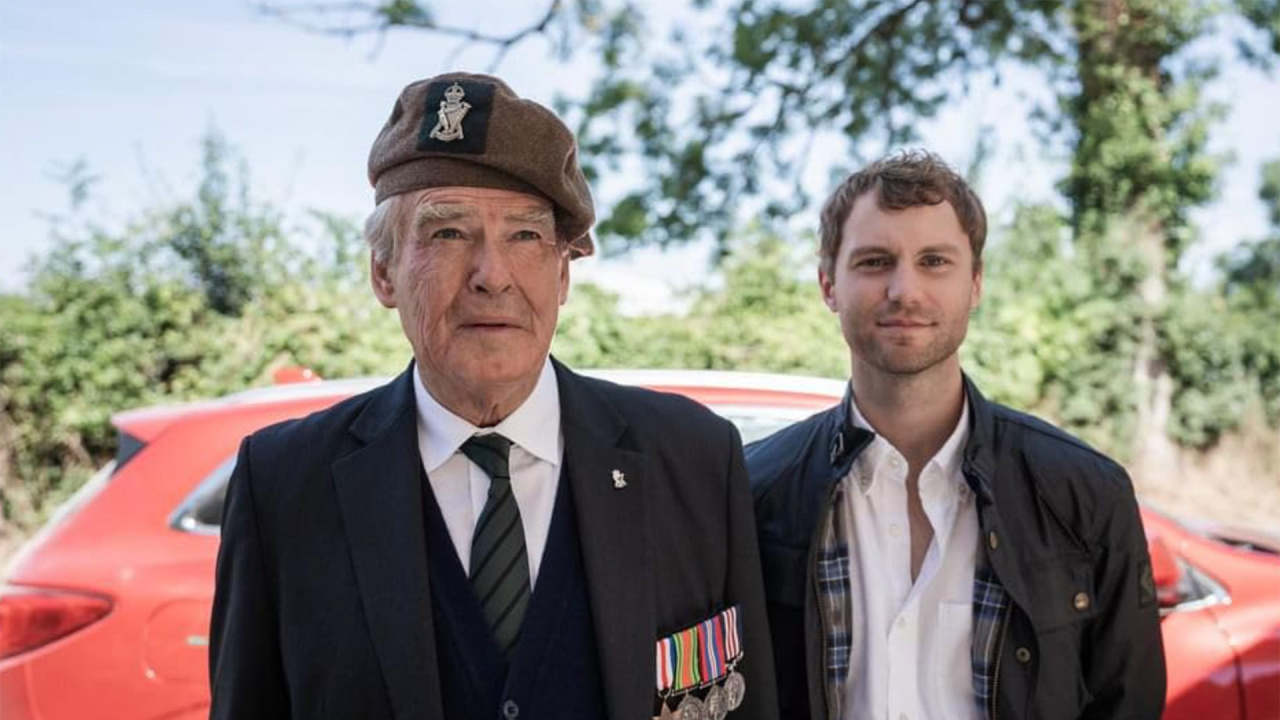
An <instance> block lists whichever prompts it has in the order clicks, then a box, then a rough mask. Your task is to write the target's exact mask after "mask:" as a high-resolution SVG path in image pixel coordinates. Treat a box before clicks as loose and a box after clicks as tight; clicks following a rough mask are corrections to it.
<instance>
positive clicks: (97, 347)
mask: <svg viewBox="0 0 1280 720" xmlns="http://www.w3.org/2000/svg"><path fill="white" fill-rule="evenodd" d="M691 3H692V9H693V11H694V12H700V13H706V14H707V15H708V18H709V19H708V22H709V23H710V24H711V25H712V26H716V27H719V28H721V30H722V31H721V32H714V33H703V34H698V35H697V36H685V35H683V34H681V31H677V35H676V36H675V37H673V38H670V39H669V40H671V41H674V42H666V43H655V42H652V39H651V38H649V37H648V36H647V35H646V33H647V32H648V30H647V26H646V24H645V18H644V14H643V12H642V9H641V6H640V5H639V4H638V3H627V2H619V3H610V2H606V1H605V0H577V1H576V2H552V3H550V4H549V5H548V11H547V14H546V16H545V17H544V18H542V19H541V20H540V22H539V23H538V24H536V25H534V26H531V27H530V28H528V29H526V30H525V31H524V32H523V33H517V34H514V35H511V36H507V37H487V36H484V35H483V34H482V33H479V32H478V31H476V30H475V29H463V28H450V27H443V26H440V25H437V24H435V22H434V21H433V13H432V8H431V5H430V3H428V2H415V1H414V0H377V1H369V2H364V3H361V2H344V3H341V4H334V5H327V4H324V3H302V4H296V3H295V4H291V5H288V6H273V5H266V6H264V7H263V11H264V15H267V16H271V17H274V18H277V19H283V20H284V21H286V22H293V23H295V24H298V25H299V26H300V27H301V28H303V29H305V30H310V31H316V32H325V33H333V34H339V35H346V36H350V35H353V34H357V33H365V32H371V33H386V32H388V31H389V30H392V29H396V30H400V29H408V30H412V31H416V32H422V33H437V34H445V35H462V36H463V37H467V38H469V40H470V41H472V42H483V43H491V44H493V46H494V47H495V52H496V53H498V57H499V58H500V57H501V54H502V52H504V50H505V48H508V47H510V46H511V45H512V44H514V43H518V42H522V41H523V40H524V39H525V38H527V37H529V36H531V35H538V34H542V35H546V36H552V37H554V38H556V39H557V45H556V46H557V47H558V48H560V51H561V52H563V53H564V54H566V55H568V54H570V53H573V52H578V53H592V54H594V55H595V56H596V57H597V59H598V63H599V67H600V74H599V78H598V79H597V80H596V82H595V84H594V85H593V87H592V89H591V92H590V93H589V94H588V96H587V97H585V98H581V99H578V100H576V101H568V100H566V101H565V102H564V103H563V104H562V107H561V108H560V109H561V111H562V112H563V113H564V115H565V116H566V117H567V118H568V119H569V120H570V122H571V123H572V124H573V125H574V126H575V127H576V129H577V131H578V133H579V137H580V138H581V147H582V151H583V156H584V161H585V162H586V164H587V168H588V172H589V175H590V176H591V177H592V178H593V179H594V180H597V181H600V180H602V179H604V178H611V177H615V176H618V175H622V176H625V177H626V178H628V179H629V182H630V183H631V184H630V185H628V186H627V187H626V189H625V191H624V192H623V193H622V194H621V196H620V198H619V200H618V201H617V202H615V203H612V205H611V206H610V207H607V208H602V216H601V222H600V224H599V227H598V236H599V239H600V241H601V243H602V244H603V246H604V247H605V248H606V249H607V250H608V251H609V252H613V253H618V252H625V251H626V250H627V249H629V248H633V247H637V246H643V245H660V246H667V245H674V244H681V243H688V242H694V241H699V240H702V241H710V242H712V243H714V245H715V247H716V248H717V249H718V253H717V255H716V257H717V261H716V265H715V266H714V267H713V268H712V269H711V271H710V273H709V275H708V277H707V280H706V283H705V284H704V285H703V286H701V287H698V288H694V289H692V290H690V291H689V293H690V296H689V297H688V298H687V300H688V303H687V305H686V308H687V309H686V310H684V311H681V312H678V313H676V312H668V313H662V314H641V315H624V314H621V313H619V312H618V302H619V298H618V297H617V296H616V295H614V294H611V293H610V292H609V291H608V290H606V289H603V288H600V287H596V286H592V285H589V284H578V285H575V287H574V288H573V291H572V293H571V299H570V302H569V304H568V305H567V307H566V308H565V309H564V312H563V315H562V317H561V322H560V329H559V333H558V335H557V338H556V340H555V345H554V347H553V352H555V353H556V355H557V356H558V357H559V358H561V359H562V360H564V361H566V362H568V363H569V364H570V365H574V366H579V367H680V368H718V369H739V370H761V371H769V372H781V373H806V374H815V375H823V376H829V377H842V376H844V375H845V373H846V369H847V364H848V358H847V351H846V350H845V347H844V344H843V342H842V340H841V338H840V335H839V330H838V327H837V325H836V323H835V320H834V318H833V317H832V316H831V315H830V314H829V313H828V312H827V310H826V308H825V307H824V306H823V304H822V303H821V302H820V300H819V296H818V292H817V288H816V283H815V281H814V277H815V266H816V262H815V257H814V251H815V248H816V242H815V240H814V238H813V236H812V232H811V231H810V232H807V233H797V232H795V231H794V229H792V228H794V226H795V225H794V218H795V217H797V216H798V215H800V214H804V213H808V214H809V215H812V216H814V217H815V218H816V212H815V210H814V207H813V205H814V200H815V198H812V197H809V195H808V194H807V193H806V192H805V188H804V185H803V183H801V181H800V176H801V174H802V173H803V171H804V169H805V167H806V164H807V162H808V160H809V159H808V154H809V153H810V150H811V148H812V144H813V143H812V138H813V137H814V136H815V135H816V134H819V133H826V134H833V133H834V134H835V135H836V136H838V137H839V138H840V139H841V140H842V141H843V142H845V143H846V146H847V147H848V148H849V162H848V163H847V164H845V166H844V168H843V169H844V170H848V169H852V168H853V167H856V165H857V164H858V162H859V161H860V160H861V158H860V157H859V155H858V149H859V148H862V147H866V144H867V143H868V142H869V141H876V142H878V143H880V144H881V145H882V146H885V147H897V146H901V145H904V144H909V143H910V142H911V141H912V140H913V139H914V137H915V136H914V130H913V128H914V127H915V125H916V124H917V123H918V122H919V121H921V120H922V119H925V118H930V117H934V116H935V115H937V114H938V113H939V112H941V111H943V110H944V109H945V107H946V103H947V102H948V100H950V99H953V98H954V97H955V96H956V94H958V93H962V92H963V91H964V88H965V79H966V78H967V77H970V76H972V75H973V74H974V73H978V72H989V71H992V69H993V68H996V67H997V66H998V64H999V63H1008V62H1014V63H1018V64H1022V65H1026V66H1027V67H1030V68H1034V69H1035V70H1036V71H1037V72H1040V73H1043V77H1044V79H1045V82H1046V83H1048V84H1050V85H1051V86H1052V87H1053V88H1054V91H1055V95H1056V103H1055V104H1053V105H1052V106H1047V107H1042V108H1039V109H1038V111H1037V112H1038V115H1039V122H1040V126H1041V128H1040V131H1041V132H1042V133H1043V136H1044V139H1045V143H1046V146H1047V147H1050V148H1056V149H1057V150H1056V151H1057V152H1061V153H1062V154H1063V155H1064V156H1066V157H1068V158H1069V163H1068V164H1067V167H1068V171H1067V172H1066V174H1065V175H1064V176H1063V177H1062V178H1061V179H1060V184H1059V188H1060V191H1061V202H1057V203H1052V204H1042V205H1026V206H1022V207H1019V208H1017V209H1016V212H1014V213H1013V215H1012V221H1011V222H1008V223H1004V224H1000V225H997V226H996V227H993V228H992V237H991V240H990V242H989V244H988V249H987V252H986V278H985V297H984V301H983V305H982V307H981V309H980V310H979V312H978V313H977V315H976V316H975V318H974V323H973V325H972V327H971V330H970V336H969V339H968V342H967V344H966V346H965V348H964V351H963V353H964V362H965V366H966V368H967V370H968V371H969V372H970V373H971V374H972V375H973V376H975V378H976V379H977V380H978V382H979V383H980V385H981V386H982V387H983V388H984V389H985V391H986V392H987V394H988V395H989V396H991V397H993V398H994V399H997V400H1000V401H1003V402H1006V403H1009V404H1011V405H1014V406H1017V407H1019V408H1024V409H1028V410H1031V411H1033V412H1036V413H1039V414H1042V415H1045V416H1047V417H1049V418H1051V419H1053V420H1055V421H1057V422H1059V423H1060V424H1062V425H1064V426H1065V427H1067V428H1068V429H1070V430H1071V431H1073V432H1075V433H1077V434H1079V435H1081V436H1082V437H1084V438H1085V439H1087V440H1088V441H1089V442H1091V443H1094V444H1095V445H1097V446H1100V447H1101V448H1103V449H1104V450H1106V451H1108V452H1110V453H1113V454H1115V455H1116V456H1117V457H1119V458H1120V459H1122V460H1123V461H1124V462H1125V463H1126V464H1127V465H1128V466H1129V467H1130V468H1131V470H1132V471H1133V473H1134V474H1135V477H1136V478H1137V480H1138V482H1139V487H1140V489H1141V490H1142V491H1143V492H1144V494H1146V495H1147V496H1148V497H1152V498H1156V499H1157V500H1158V501H1160V502H1163V503H1165V504H1172V505H1174V506H1175V508H1176V509H1186V508H1194V509H1197V510H1200V511H1202V512H1204V513H1208V514H1215V512H1217V511H1216V510H1215V507H1214V506H1213V505H1212V504H1206V502H1208V499H1212V498H1222V497H1227V498H1234V499H1235V500H1234V503H1233V505H1232V508H1233V509H1232V510H1231V511H1230V512H1226V511H1223V512H1217V514H1219V515H1225V518H1224V519H1229V520H1242V521H1246V522H1252V523H1257V524H1262V523H1265V522H1269V519H1273V518H1274V514H1275V513H1276V512H1278V511H1280V471H1277V469H1276V468H1277V467H1278V466H1280V439H1278V438H1280V432H1278V431H1277V428H1280V331H1277V320H1278V319H1280V159H1277V160H1274V161H1272V162H1270V163H1268V164H1266V165H1265V170H1264V178H1263V184H1262V191H1261V193H1260V197H1259V202H1261V203H1264V204H1265V206H1266V208H1267V209H1268V212H1269V217H1270V222H1271V230H1270V233H1269V235H1268V236H1266V237H1259V238H1256V239H1254V240H1253V241H1252V242H1248V243H1245V244H1242V245H1241V246H1239V247H1237V248H1236V249H1234V250H1233V251H1231V252H1230V253H1228V254H1226V255H1224V256H1222V257H1220V258H1218V260H1217V266H1216V268H1215V269H1214V271H1213V272H1210V273H1205V272H1203V270H1202V269H1199V268H1188V267H1186V266H1185V263H1183V262H1181V261H1182V258H1183V256H1184V254H1185V252H1186V250H1187V248H1188V247H1189V246H1191V245H1192V244H1194V243H1195V242H1196V240H1197V230H1196V227H1195V226H1194V225H1193V223H1191V221H1190V220H1189V213H1190V212H1191V211H1192V210H1193V209H1195V208H1196V207H1199V206H1201V205H1203V204H1204V203H1206V202H1207V201H1208V200H1210V199H1211V198H1212V197H1213V194H1214V192H1215V182H1216V180H1217V178H1218V176H1219V174H1220V172H1221V169H1222V167H1223V164H1224V161H1225V160H1226V159H1225V158H1220V157H1215V156H1213V155H1212V154H1210V153H1209V152H1208V150H1207V147H1208V140H1209V138H1210V136H1211V134H1212V132H1213V128H1214V124H1215V122H1216V121H1217V120H1218V119H1219V118H1220V117H1221V116H1222V114H1223V112H1224V108H1223V107H1222V106H1220V105H1217V104H1214V103H1211V102H1209V101H1208V100H1206V99H1205V97H1206V94H1205V90H1206V88H1208V87H1210V86H1211V85H1212V83H1213V81H1214V78H1215V75H1216V73H1217V72H1218V69H1219V67H1220V64H1221V62H1222V61H1223V58H1222V57H1220V56H1215V55H1214V53H1212V52H1206V51H1205V50H1204V46H1205V43H1204V42H1203V41H1204V40H1205V39H1206V38H1217V39H1219V40H1221V39H1222V37H1219V36H1226V40H1228V41H1227V42H1217V43H1215V44H1214V47H1223V48H1232V50H1231V52H1233V53H1236V57H1235V60H1236V61H1240V60H1243V61H1245V62H1249V63H1254V64H1256V65H1257V66H1259V67H1263V68H1265V69H1267V70H1268V71H1269V70H1271V68H1272V66H1273V63H1274V61H1275V59H1276V58H1277V56H1278V55H1280V2H1277V0H1235V1H1234V2H1210V1H1208V0H1044V1H1037V2H1013V1H1012V0H990V1H989V2H973V1H972V0H937V1H935V2H922V1H920V0H914V1H909V0H897V1H894V2H889V1H883V0H855V1H845V2H838V1H836V0H804V1H801V2H789V3H785V4H778V3H770V2H760V1H757V0H733V1H732V2H728V3H720V4H718V5H715V4H712V3H709V2H705V1H703V0H691ZM271 17H268V18H265V19H264V21H272V20H271ZM466 33H471V34H470V35H467V34H466ZM990 142H996V140H995V139H993V138H990V137H983V138H981V139H980V147H979V149H978V152H977V153H976V155H977V158H978V160H977V161H976V162H975V163H974V166H973V167H972V168H969V169H968V170H969V172H970V174H971V175H972V176H973V178H974V180H975V181H977V180H978V179H979V176H980V173H981V170H982V166H981V158H982V152H981V150H982V148H981V144H982V143H990ZM202 150H203V168H202V179H201V181H200V183H199V185H198V186H197V187H194V188H191V189H189V192H188V193H187V196H186V197H185V198H184V199H182V200H180V201H178V202H173V203H169V204H167V205H164V206H159V207H145V208H141V209H138V210H137V211H136V212H135V213H133V214H132V216H131V220H130V222H129V223H128V224H127V226H126V227H125V228H124V229H123V230H112V231H108V230H106V229H104V228H102V227H99V226H97V225H95V223H94V221H93V218H91V217H85V214H84V213H82V212H80V209H81V208H82V207H83V203H84V200H85V198H86V197H87V196H88V195H89V194H91V193H92V176H91V174H90V173H89V171H88V169H87V168H85V167H83V166H76V167H73V168H71V169H70V171H69V172H68V173H67V176H66V178H65V181H66V184H67V188H68V194H69V197H70V204H69V208H68V209H67V211H66V212H64V213H62V214H60V215H58V216H56V217H54V218H52V219H51V222H50V233H51V234H52V236H53V243H52V244H51V246H50V247H51V249H50V250H49V251H48V252H47V253H45V254H44V255H43V256H41V257H39V258H37V259H36V261H35V262H34V264H33V265H32V267H31V270H30V276H29V277H30V282H29V284H28V287H27V288H26V289H25V291H24V292H22V293H21V294H16V295H7V296H0V328H3V332H0V381H2V385H0V511H2V513H3V530H0V535H5V534H7V535H8V536H10V537H14V536H21V535H23V534H26V533H28V532H30V531H31V530H32V529H33V528H34V527H36V526H38V525H39V523H40V522H42V520H43V518H44V517H46V516H47V514H48V513H49V511H50V510H51V509H52V508H53V507H55V506H56V505H57V504H58V503H59V502H60V500H62V499H63V498H65V497H67V496H68V495H69V494H70V493H71V492H72V491H74V489H75V488H77V487H78V486H79V485H80V484H81V483H83V481H84V480H85V479H86V478H87V477H88V475H89V474H90V472H91V471H92V469H93V468H95V467H96V466H97V465H99V464H100V463H102V462H104V461H105V459H107V458H109V457H110V456H111V455H112V453H113V452H114V442H115V438H114V433H113V430H112V428H111V426H110V422H109V418H110V415H111V413H113V412H115V411H118V410H121V409H125V408H132V407H137V406H143V405H148V404H155V403H160V402H172V401H180V400H185V399H194V398H207V397H212V396H217V395H221V394H224V393H227V392H231V391H235V390H239V389H242V388H244V387H247V386H251V385H260V384H265V383H268V382H270V377H271V374H272V372H273V371H274V370H276V369H278V368H280V367H283V366H286V365H302V366H306V367H310V368H312V369H314V370H315V371H316V372H317V373H319V374H320V375H321V376H323V377H330V378H336V377H346V376H357V375H371V374H391V373H394V372H396V371H397V370H399V369H400V368H402V367H403V365H404V363H405V361H406V358H407V357H408V346H407V344H406V343H405V341H404V340H403V338H402V336H401V333H400V329H399V326H398V323H397V320H396V318H395V315H394V313H391V312H387V311H385V310H383V309H382V308H381V307H380V306H378V305H377V303H376V302H375V301H374V299H373V297H372V295H371V293H370V291H369V289H368V282H367V275H366V273H367V268H366V265H367V259H366V257H367V256H366V253H365V249H364V247H363V245H362V241H361V239H360V236H359V231H358V224H357V223H358V222H359V220H360V219H359V218H347V217H337V216H334V215H331V214H326V213H323V212H313V213H312V214H311V215H310V216H309V217H308V218H307V219H306V220H305V221H304V222H301V223H298V222H287V221H286V220H285V214H284V213H283V211H282V210H281V209H280V208H275V207H271V206H270V205H269V204H266V203H263V202H262V201H260V200H258V199H256V198H255V197H254V195H253V192H252V189H251V187H250V185H249V182H248V176H249V173H248V169H247V165H246V163H245V162H244V160H243V159H241V158H239V157H237V156H236V153H235V152H234V149H233V148H232V147H230V145H229V144H228V142H227V141H226V140H225V139H223V138H221V137H220V136H219V135H218V134H217V133H216V132H211V133H210V134H209V135H208V136H207V137H206V139H205V141H204V144H203V148H202ZM819 199H820V198H819ZM788 221H791V222H790V224H789V222H788ZM813 225H816V221H815V222H814V223H811V224H810V226H813ZM1195 278H1208V279H1207V280H1204V279H1201V280H1196V279H1195ZM1179 506H1180V507H1179ZM2 539H3V538H0V540H2Z"/></svg>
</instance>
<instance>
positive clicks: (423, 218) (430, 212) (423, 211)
mask: <svg viewBox="0 0 1280 720" xmlns="http://www.w3.org/2000/svg"><path fill="white" fill-rule="evenodd" d="M474 214H475V211H474V210H472V209H471V208H469V207H467V206H466V205H442V204H437V203H427V204H425V205H420V206H418V212H417V216H416V217H415V218H414V222H413V224H414V226H415V227H422V226H423V225H425V224H427V223H429V222H440V221H449V220H457V219H459V218H463V217H467V216H469V215H474Z"/></svg>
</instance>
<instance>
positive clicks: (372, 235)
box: [364, 195, 401, 265]
mask: <svg viewBox="0 0 1280 720" xmlns="http://www.w3.org/2000/svg"><path fill="white" fill-rule="evenodd" d="M400 201H401V196H400V195H392V196H391V197H389V198H387V199H385V200H383V201H382V202H380V203H378V206H377V207H375V208H374V209H373V212H371V213H369V217H368V219H366V220H365V221H364V241H365V242H366V243H368V245H369V249H370V250H372V251H373V261H374V262H376V263H378V264H379V265H387V264H389V263H390V262H391V261H392V260H393V259H394V258H395V256H396V246H398V245H399V244H400V237H399V236H400V228H399V223H398V222H397V221H396V219H397V218H398V217H399V215H400V213H399V212H398V210H399V207H400Z"/></svg>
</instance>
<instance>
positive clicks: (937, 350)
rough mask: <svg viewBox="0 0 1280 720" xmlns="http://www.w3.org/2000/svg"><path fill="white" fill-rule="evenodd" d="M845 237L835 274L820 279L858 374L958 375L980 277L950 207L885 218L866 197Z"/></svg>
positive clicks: (919, 209) (911, 210)
mask: <svg viewBox="0 0 1280 720" xmlns="http://www.w3.org/2000/svg"><path fill="white" fill-rule="evenodd" d="M840 237H841V242H840V249H839V251H838V252H837V253H836V259H835V260H836V261H835V266H834V267H835V269H834V273H833V274H832V275H830V276H829V275H828V274H827V273H826V272H822V271H820V272H819V275H818V280H819V282H820V283H821V285H822V297H823V299H824V300H825V301H826V303H827V307H829V308H831V311H832V312H834V313H837V314H838V315H839V316H840V328H841V331H842V332H843V333H844V339H845V342H846V343H848V345H849V350H850V352H851V353H852V356H853V364H854V370H855V373H856V372H858V371H859V370H865V371H870V372H872V373H876V374H880V375H892V376H907V375H914V374H918V373H923V372H925V371H928V370H930V369H933V368H947V367H951V366H954V367H955V368H956V369H958V368H959V358H958V356H957V355H956V351H957V350H958V349H959V348H960V343H962V342H963V341H964V336H965V333H966V331H967V330H968V327H969V313H970V312H971V311H972V310H974V309H975V308H977V307H978V299H979V297H980V296H981V294H982V274H981V272H980V271H978V270H977V269H976V268H975V265H974V257H973V251H972V249H971V248H970V246H969V238H968V236H966V235H965V233H964V230H963V229H962V228H961V227H960V221H959V219H958V218H957V217H956V213H955V210H954V209H953V208H952V207H951V204H950V203H948V202H942V203H939V204H937V205H923V206H919V207H913V208H908V209H906V210H887V211H886V210H882V209H880V207H879V204H878V203H877V201H876V198H875V196H874V195H873V194H866V195H863V196H861V197H859V198H858V200H857V201H856V202H855V203H854V206H853V210H852V211H851V212H850V213H849V217H848V219H847V220H845V223H844V225H843V226H842V228H841V235H840Z"/></svg>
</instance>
